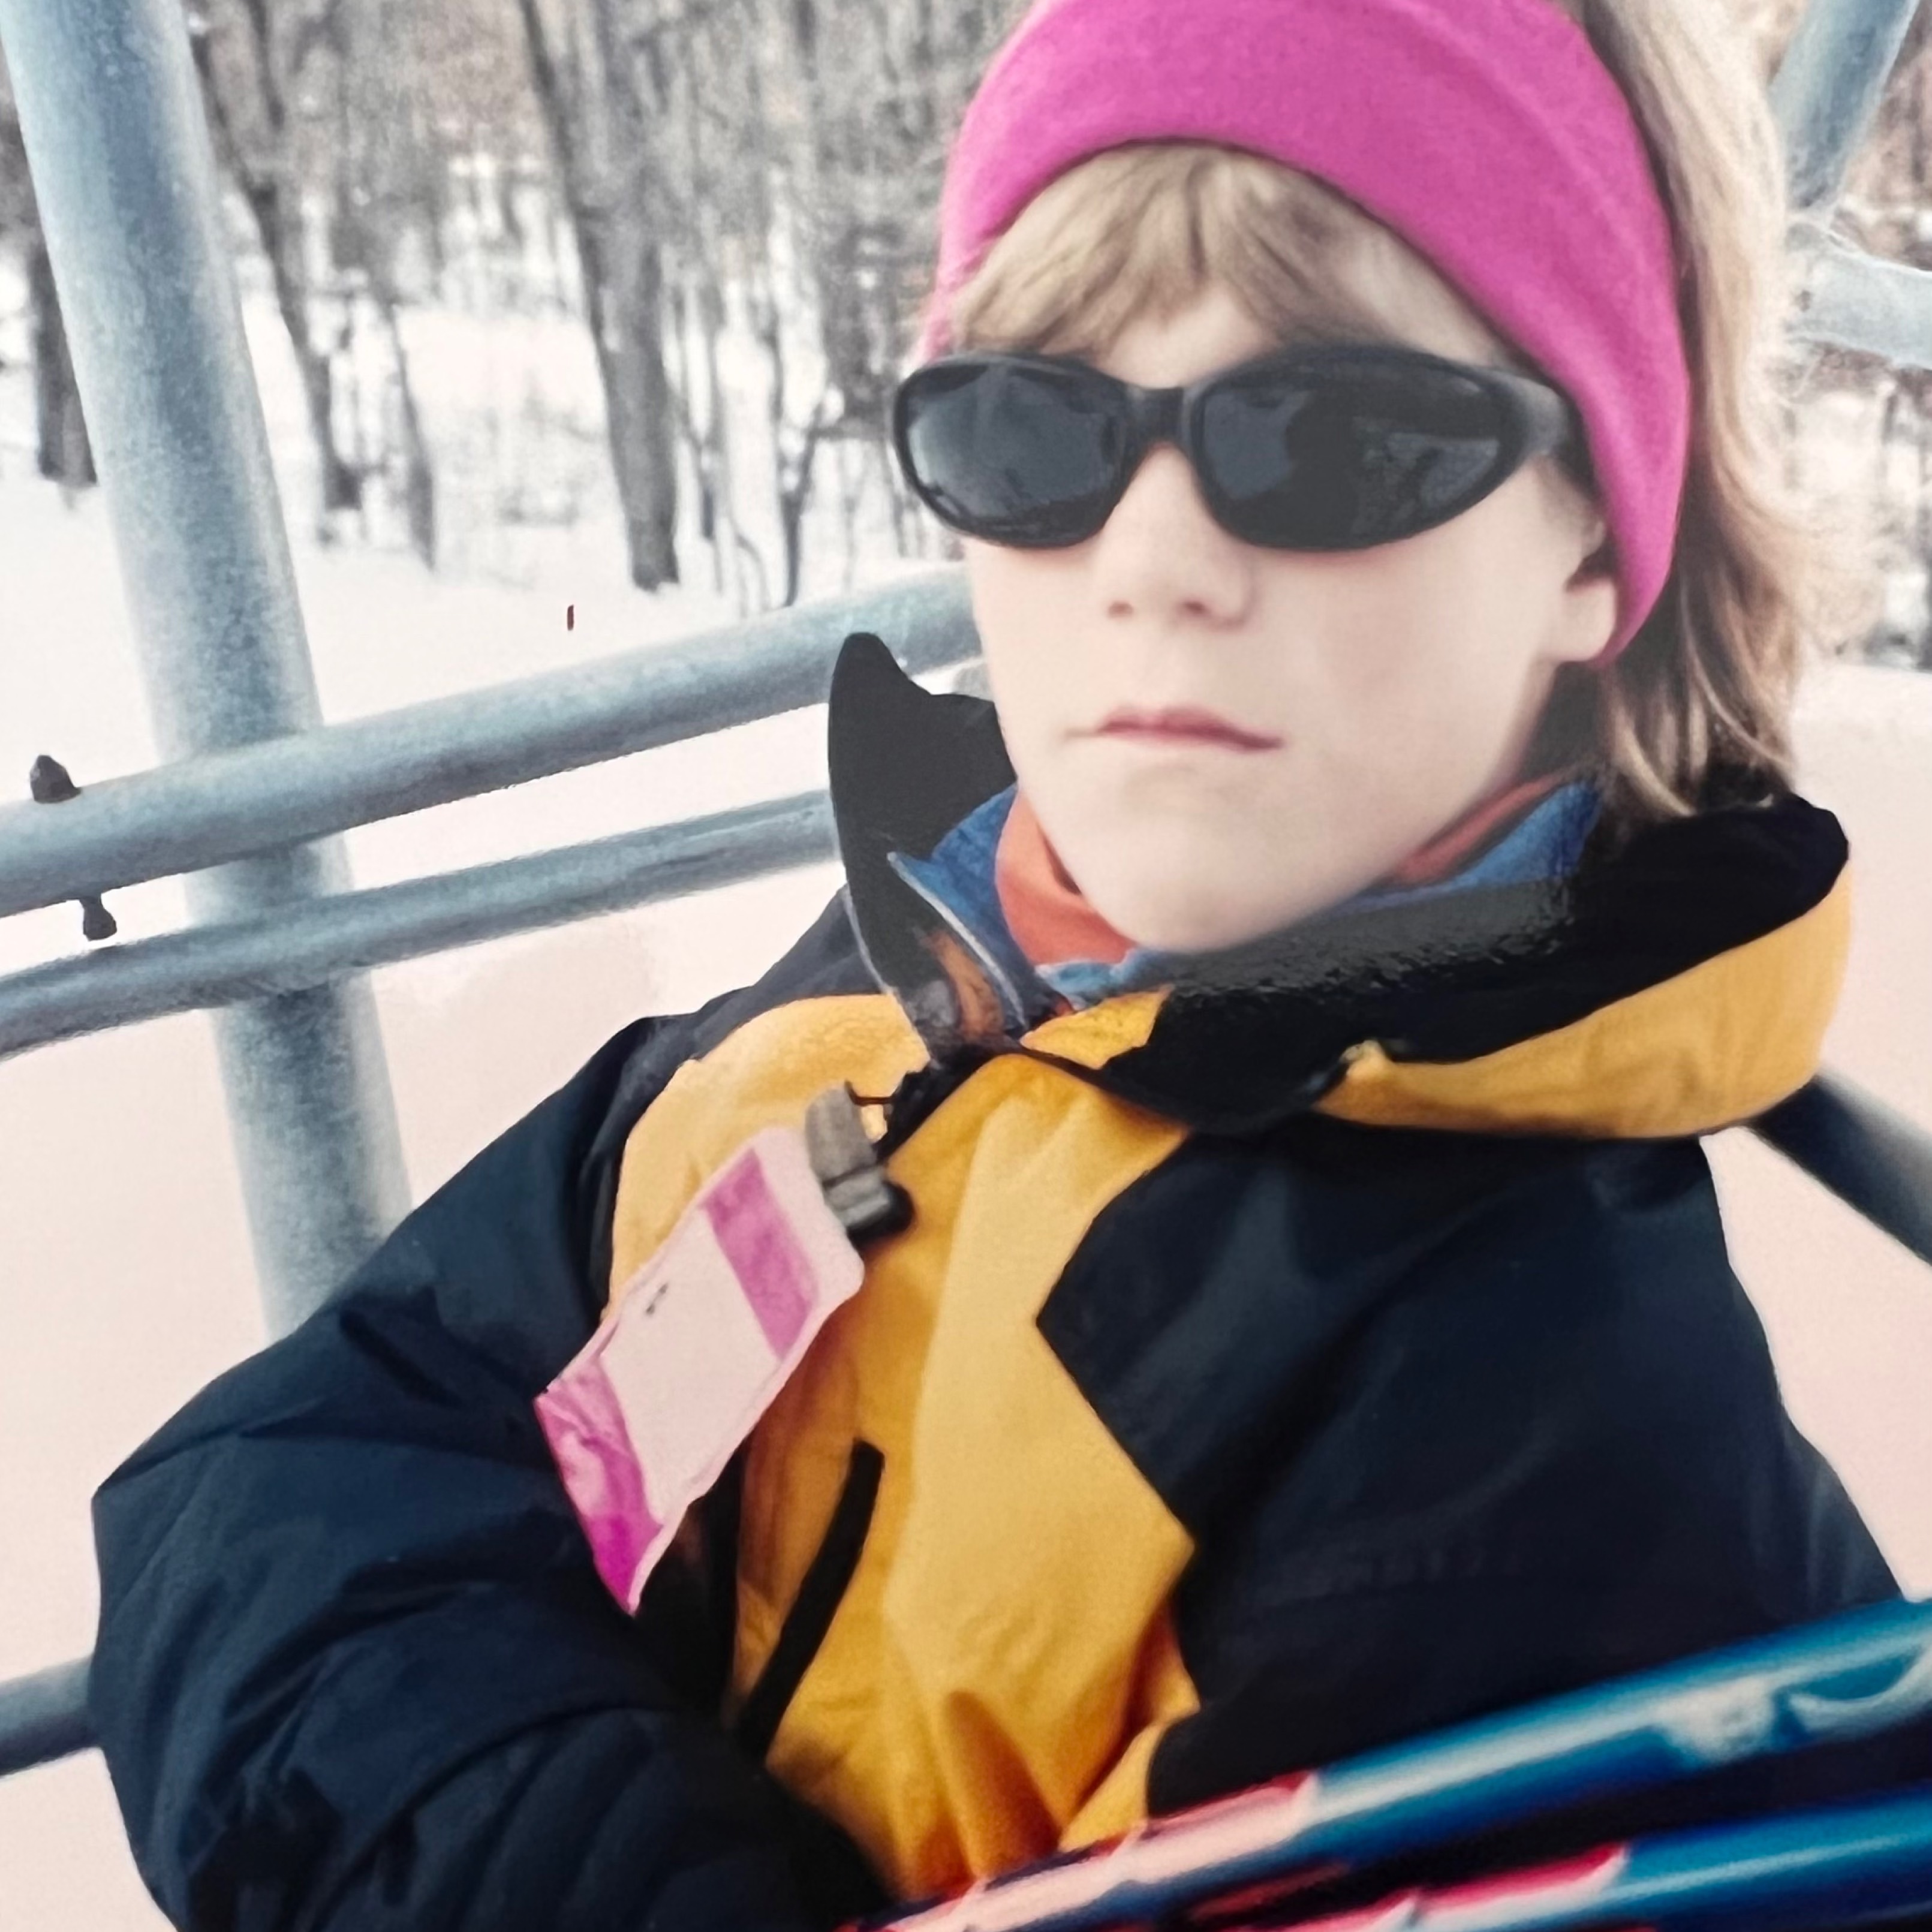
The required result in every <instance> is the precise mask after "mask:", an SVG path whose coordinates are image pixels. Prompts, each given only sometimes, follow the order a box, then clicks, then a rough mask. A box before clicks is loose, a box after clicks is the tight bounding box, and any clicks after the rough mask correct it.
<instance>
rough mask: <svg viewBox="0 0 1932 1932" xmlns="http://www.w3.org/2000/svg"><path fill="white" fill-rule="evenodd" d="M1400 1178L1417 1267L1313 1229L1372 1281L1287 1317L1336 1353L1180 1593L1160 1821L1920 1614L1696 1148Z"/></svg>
mask: <svg viewBox="0 0 1932 1932" xmlns="http://www.w3.org/2000/svg"><path fill="white" fill-rule="evenodd" d="M1314 1133H1315V1125H1314V1124H1310V1134H1311V1136H1313V1134H1314ZM1325 1139H1326V1140H1327V1141H1333V1142H1337V1143H1339V1144H1340V1146H1341V1147H1342V1148H1343V1151H1344V1153H1345V1154H1346V1151H1348V1150H1349V1148H1352V1147H1353V1146H1354V1145H1355V1144H1356V1143H1357V1142H1358V1141H1359V1134H1358V1133H1351V1134H1349V1135H1343V1134H1338V1133H1335V1132H1334V1130H1325ZM1405 1155H1407V1156H1409V1157H1413V1159H1414V1160H1415V1167H1414V1170H1413V1186H1412V1189H1411V1190H1409V1191H1411V1192H1412V1193H1414V1194H1415V1196H1416V1197H1417V1204H1418V1205H1416V1206H1415V1208H1414V1210H1413V1212H1414V1214H1415V1218H1416V1225H1418V1226H1424V1227H1428V1228H1433V1229H1436V1230H1439V1232H1436V1233H1433V1234H1431V1235H1430V1236H1429V1238H1427V1240H1426V1241H1424V1242H1422V1243H1421V1244H1420V1245H1419V1246H1418V1247H1417V1248H1416V1249H1415V1252H1414V1253H1413V1254H1410V1253H1409V1252H1408V1251H1407V1250H1406V1249H1405V1247H1404V1245H1403V1241H1402V1239H1401V1229H1400V1226H1399V1225H1398V1226H1397V1233H1396V1234H1395V1235H1393V1236H1391V1238H1390V1241H1389V1245H1388V1247H1386V1249H1385V1254H1384V1261H1385V1262H1386V1264H1387V1265H1383V1264H1382V1262H1372V1263H1370V1264H1367V1265H1365V1264H1364V1262H1362V1260H1361V1256H1362V1254H1363V1253H1364V1252H1366V1251H1367V1249H1368V1247H1370V1244H1369V1243H1368V1242H1367V1241H1365V1240H1364V1239H1363V1238H1361V1235H1362V1231H1361V1228H1360V1227H1359V1226H1357V1225H1356V1224H1355V1223H1353V1222H1350V1223H1348V1225H1347V1226H1346V1228H1344V1229H1343V1230H1342V1232H1343V1235H1344V1237H1345V1238H1343V1239H1341V1240H1340V1241H1337V1240H1336V1238H1335V1237H1336V1234H1337V1226H1334V1225H1330V1223H1328V1222H1327V1221H1325V1220H1324V1218H1323V1216H1324V1215H1325V1214H1326V1215H1328V1216H1329V1217H1333V1218H1334V1221H1335V1222H1336V1223H1337V1224H1339V1223H1340V1220H1341V1218H1342V1217H1343V1214H1345V1213H1351V1214H1352V1213H1353V1212H1354V1211H1355V1209H1354V1208H1349V1209H1346V1210H1344V1209H1342V1208H1337V1207H1335V1206H1334V1202H1335V1201H1337V1200H1338V1199H1340V1198H1341V1190H1340V1189H1339V1188H1337V1190H1334V1192H1333V1193H1331V1196H1330V1197H1329V1205H1328V1207H1327V1208H1325V1209H1322V1210H1320V1211H1317V1210H1316V1209H1315V1208H1312V1207H1310V1206H1309V1205H1308V1204H1307V1201H1306V1200H1304V1202H1303V1214H1302V1217H1301V1220H1300V1222H1299V1223H1298V1227H1297V1237H1298V1241H1300V1243H1301V1254H1302V1255H1303V1256H1304V1258H1307V1257H1308V1256H1312V1255H1314V1254H1316V1253H1318V1252H1319V1250H1322V1249H1323V1248H1324V1247H1325V1246H1327V1245H1331V1244H1332V1245H1333V1246H1334V1247H1335V1248H1336V1250H1337V1252H1339V1253H1342V1254H1343V1255H1344V1256H1347V1257H1349V1258H1351V1259H1348V1260H1346V1261H1345V1262H1343V1263H1341V1264H1338V1265H1337V1267H1336V1268H1334V1269H1332V1270H1331V1271H1329V1272H1328V1273H1327V1274H1325V1276H1324V1277H1322V1279H1321V1280H1320V1281H1319V1283H1316V1284H1313V1285H1310V1286H1304V1288H1303V1289H1302V1290H1301V1292H1298V1293H1297V1295H1295V1298H1294V1299H1295V1304H1298V1305H1297V1306H1296V1307H1292V1308H1291V1309H1289V1310H1285V1311H1284V1312H1283V1316H1282V1317H1281V1318H1280V1319H1281V1322H1282V1324H1283V1325H1287V1324H1288V1323H1290V1322H1299V1323H1301V1325H1303V1326H1304V1328H1306V1329H1307V1331H1309V1333H1310V1335H1312V1336H1313V1335H1319V1337H1320V1338H1321V1339H1320V1340H1319V1343H1311V1344H1310V1346H1308V1347H1307V1349H1304V1352H1303V1356H1302V1358H1301V1369H1302V1373H1301V1376H1300V1379H1298V1382H1296V1383H1295V1394H1294V1400H1292V1401H1290V1402H1287V1403H1283V1404H1281V1405H1280V1428H1279V1433H1278V1434H1277V1436H1276V1437H1275V1438H1274V1439H1273V1440H1272V1441H1271V1442H1269V1443H1268V1445H1267V1448H1266V1449H1265V1451H1263V1452H1260V1453H1257V1454H1256V1455H1255V1456H1254V1457H1253V1461H1252V1463H1251V1464H1250V1466H1247V1468H1245V1469H1243V1470H1241V1472H1239V1473H1238V1475H1236V1476H1234V1477H1232V1478H1230V1480H1229V1483H1228V1484H1227V1491H1228V1493H1227V1495H1226V1496H1225V1497H1223V1498H1221V1499H1219V1501H1220V1508H1219V1512H1218V1514H1217V1517H1214V1518H1213V1519H1212V1520H1209V1521H1208V1522H1206V1523H1204V1528H1203V1541H1202V1548H1201V1550H1200V1553H1199V1556H1198V1557H1197V1559H1196V1563H1195V1564H1194V1565H1193V1567H1192V1568H1191V1570H1190V1574H1188V1575H1187V1577H1185V1578H1184V1580H1183V1582H1182V1585H1181V1589H1180V1592H1179V1593H1178V1597H1177V1602H1176V1614H1177V1628H1178V1634H1179V1637H1180V1640H1181V1646H1182V1649H1183V1652H1184V1655H1185V1656H1186V1658H1187V1661H1188V1663H1189V1665H1190V1669H1191V1670H1192V1671H1193V1675H1194V1677H1195V1681H1196V1685H1197V1686H1198V1687H1199V1691H1200V1693H1201V1697H1202V1704H1201V1708H1200V1709H1199V1712H1196V1713H1195V1714H1194V1715H1192V1716H1190V1717H1189V1718H1187V1719H1184V1721H1181V1723H1180V1724H1177V1725H1175V1727H1173V1728H1172V1730H1170V1731H1169V1733H1167V1735H1166V1736H1165V1737H1164V1738H1163V1740H1162V1742H1161V1745H1160V1749H1159V1751H1157V1754H1156V1756H1155V1759H1154V1766H1153V1769H1152V1772H1151V1792H1152V1796H1153V1798H1154V1802H1155V1804H1156V1805H1157V1808H1161V1809H1166V1808H1172V1807H1173V1806H1176V1805H1183V1804H1187V1803H1193V1802H1199V1800H1200V1799H1204V1798H1207V1797H1211V1796H1215V1795H1217V1794H1218V1793H1220V1792H1222V1791H1223V1790H1230V1789H1234V1788H1237V1787H1240V1786H1241V1785H1244V1784H1250V1783H1253V1782H1255V1781H1258V1780H1259V1779H1262V1778H1268V1777H1274V1776H1278V1775H1281V1774H1283V1773H1284V1772H1289V1771H1291V1770H1295V1769H1302V1768H1304V1767H1306V1766H1315V1765H1320V1764H1324V1763H1331V1762H1333V1761H1334V1760H1337V1759H1339V1758H1341V1757H1346V1756H1349V1755H1351V1754H1355V1753H1357V1752H1359V1751H1365V1750H1371V1749H1375V1748H1379V1747H1381V1746H1383V1745H1390V1744H1393V1743H1395V1742H1399V1741H1400V1740H1403V1739H1409V1738H1413V1737H1415V1736H1419V1735H1420V1734H1421V1733H1424V1732H1427V1731H1430V1730H1435V1729H1437V1728H1439V1727H1442V1726H1445V1725H1448V1724H1457V1723H1460V1722H1462V1721H1465V1720H1467V1719H1470V1718H1477V1717H1481V1716H1484V1715H1490V1714H1492V1713H1494V1712H1499V1711H1502V1710H1505V1709H1509V1708H1511V1707H1512V1706H1518V1705H1521V1704H1525V1703H1530V1702H1532V1701H1535V1700H1539V1699H1541V1698H1544V1697H1551V1696H1555V1695H1557V1694H1560V1693H1562V1692H1565V1691H1571V1690H1574V1689H1577V1688H1580V1687H1581V1686H1583V1685H1588V1684H1592V1683H1595V1682H1600V1681H1601V1680H1603V1679H1608V1678H1612V1677H1616V1676H1623V1675H1625V1674H1627V1673H1632V1672H1635V1671H1639V1670H1647V1669H1650V1668H1652V1667H1655V1666H1658V1665H1659V1664H1664V1663H1665V1662H1667V1661H1670V1660H1673V1659H1675V1658H1682V1657H1685V1656H1688V1655H1692V1654H1694V1653H1696V1652H1702V1651H1706V1650H1709V1649H1716V1648H1718V1647H1720V1646H1724V1645H1727V1644H1730V1643H1737V1642H1740V1641H1742V1640H1745V1639H1747V1638H1750V1637H1757V1636H1760V1635H1763V1634H1767V1633H1769V1632H1770V1631H1775V1630H1778V1629H1781V1628H1785V1627H1787V1626H1790V1625H1796V1624H1800V1623H1804V1622H1810V1621H1812V1620H1814V1619H1818V1618H1822V1617H1826V1616H1830V1615H1832V1613H1835V1612H1837V1611H1840V1610H1848V1609H1850V1608H1852V1607H1855V1606H1857V1605H1859V1604H1869V1603H1873V1602H1879V1601H1886V1600H1888V1599H1891V1598H1894V1597H1896V1596H1897V1594H1898V1586H1897V1583H1896V1582H1895V1580H1894V1578H1893V1577H1892V1575H1891V1571H1889V1569H1888V1568H1887V1566H1886V1565H1885V1561H1884V1559H1883V1558H1882V1556H1881V1555H1880V1553H1879V1550H1878V1549H1877V1547H1876V1544H1874V1543H1873V1539H1872V1538H1871V1536H1870V1533H1869V1532H1868V1531H1867V1529H1866V1528H1865V1526H1864V1524H1863V1523H1862V1522H1861V1520H1859V1518H1858V1513H1857V1511H1855V1508H1853V1507H1852V1504H1851V1502H1849V1499H1848V1498H1847V1497H1846V1494H1845V1492H1844V1490H1843V1488H1842V1487H1841V1485H1840V1484H1839V1482H1838V1478H1837V1477H1836V1476H1835V1475H1834V1473H1833V1472H1832V1469H1830V1467H1829V1465H1828V1464H1827V1463H1826V1462H1825V1460H1824V1459H1823V1457H1820V1455H1819V1454H1818V1453H1817V1451H1816V1450H1815V1449H1814V1448H1813V1447H1812V1446H1811V1444H1810V1443H1808V1442H1806V1441H1805V1439H1804V1438H1803V1437H1802V1436H1801V1435H1800V1434H1799V1432H1798V1431H1797V1430H1796V1428H1795V1427H1793V1424H1792V1423H1791V1421H1790V1418H1789V1417H1788V1416H1787V1414H1786V1412H1785V1410H1784V1405H1783V1403H1782V1402H1781V1400H1780V1397H1779V1392H1778V1379H1777V1376H1776V1373H1775V1369H1774V1367H1773V1364H1772V1358H1771V1355H1770V1351H1769V1347H1768V1346H1767V1343H1766V1337H1765V1334H1764V1331H1763V1327H1762V1326H1761V1325H1760V1322H1759V1321H1758V1319H1757V1316H1756V1314H1755V1313H1754V1310H1752V1307H1751V1304H1750V1302H1749V1301H1748V1298H1747V1297H1746V1295H1745V1292H1744V1290H1743V1289H1742V1286H1740V1284H1739V1282H1738V1280H1737V1278H1736V1275H1735V1274H1733V1271H1732V1270H1731V1268H1730V1262H1729V1259H1728V1257H1727V1252H1726V1245H1725V1241H1724V1231H1723V1228H1722V1225H1721V1220H1720V1218H1719V1215H1718V1202H1717V1199H1716V1197H1715V1193H1714V1192H1713V1190H1712V1184H1711V1180H1710V1175H1709V1169H1708V1167H1707V1166H1706V1162H1705V1159H1704V1156H1703V1151H1702V1150H1701V1148H1700V1147H1699V1146H1698V1145H1697V1143H1696V1142H1690V1141H1684V1142H1629V1143H1621V1144H1619V1143H1604V1144H1600V1145H1575V1146H1571V1145H1565V1144H1564V1143H1562V1142H1547V1143H1530V1142H1525V1143H1523V1145H1522V1146H1521V1148H1517V1147H1516V1146H1515V1145H1514V1144H1512V1143H1509V1142H1503V1141H1500V1140H1499V1141H1498V1142H1494V1143H1492V1144H1487V1145H1486V1144H1484V1143H1483V1142H1478V1141H1476V1140H1474V1139H1471V1140H1469V1141H1468V1142H1466V1143H1464V1144H1459V1145H1449V1146H1445V1148H1442V1150H1440V1151H1436V1150H1432V1149H1430V1148H1429V1147H1428V1146H1427V1143H1425V1142H1421V1140H1419V1139H1418V1138H1416V1137H1415V1136H1397V1137H1396V1138H1395V1139H1393V1140H1391V1142H1389V1143H1388V1145H1386V1146H1385V1147H1383V1148H1382V1149H1381V1150H1380V1151H1379V1160H1380V1161H1381V1162H1382V1163H1383V1166H1382V1169H1379V1172H1384V1173H1385V1172H1386V1171H1387V1169H1386V1163H1388V1162H1391V1161H1392V1160H1396V1159H1397V1158H1400V1157H1404V1156H1405ZM1459 1182H1460V1183H1461V1184H1463V1186H1465V1187H1467V1189H1468V1193H1467V1196H1466V1198H1464V1199H1460V1200H1457V1201H1451V1200H1448V1199H1445V1201H1443V1202H1435V1201H1433V1200H1430V1199H1427V1198H1426V1196H1425V1192H1424V1190H1425V1189H1426V1188H1427V1187H1437V1188H1442V1189H1448V1188H1451V1187H1454V1186H1455V1185H1456V1184H1458V1183H1459ZM1361 1201H1362V1202H1364V1203H1368V1204H1371V1205H1373V1211H1376V1212H1377V1213H1379V1214H1381V1215H1382V1217H1384V1218H1385V1220H1389V1221H1390V1222H1391V1223H1397V1224H1400V1223H1401V1220H1402V1217H1403V1214H1404V1213H1405V1212H1406V1210H1405V1209H1404V1208H1403V1206H1402V1205H1400V1204H1399V1203H1398V1204H1397V1205H1389V1201H1390V1196H1389V1192H1388V1189H1387V1188H1386V1187H1382V1188H1381V1189H1379V1190H1378V1191H1376V1192H1375V1193H1369V1192H1367V1191H1364V1193H1363V1195H1362V1196H1361ZM1375 1204H1379V1205H1375ZM1365 1211H1366V1210H1365ZM1257 1352H1258V1351H1257Z"/></svg>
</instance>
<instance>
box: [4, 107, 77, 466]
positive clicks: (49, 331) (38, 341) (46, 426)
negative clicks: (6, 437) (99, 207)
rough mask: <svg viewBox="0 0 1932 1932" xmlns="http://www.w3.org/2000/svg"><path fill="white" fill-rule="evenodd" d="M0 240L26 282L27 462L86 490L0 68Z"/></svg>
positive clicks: (42, 253) (72, 400)
mask: <svg viewBox="0 0 1932 1932" xmlns="http://www.w3.org/2000/svg"><path fill="white" fill-rule="evenodd" d="M0 242H10V243H11V244H13V245H15V246H17V248H19V249H20V253H21V255H22V257H23V261H24V265H25V267H26V278H27V310H28V338H29V340H30V341H31V345H32V353H33V359H34V463H35V466H36V467H37V469H38V470H39V472H40V474H41V475H43V476H44V477H46V478H48V480H49V481H51V482H55V483H58V484H60V485H61V486H62V488H63V489H66V490H85V489H87V488H89V487H91V486H92V484H93V482H94V481H95V473H94V449H93V446H92V443H89V440H88V434H87V422H86V418H85V417H84V416H83V414H82V413H81V407H80V390H79V389H78V388H77V387H76V386H75V383H74V359H73V357H72V356H71V355H69V353H68V346H67V327H66V324H65V322H64V321H63V320H62V316H61V305H60V292H59V290H58V289H56V288H55V286H54V274H53V265H52V263H50V262H49V260H47V248H46V240H45V239H44V238H43V236H42V235H41V233H40V212H39V210H38V209H37V207H36V206H35V205H34V184H33V182H32V181H31V178H29V177H28V172H27V154H26V148H25V147H24V146H23V145H22V143H21V140H20V121H19V118H18V117H17V115H16V114H15V113H14V110H13V92H12V89H11V87H10V84H9V83H8V82H7V77H6V74H5V70H4V68H0Z"/></svg>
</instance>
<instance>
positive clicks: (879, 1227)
mask: <svg viewBox="0 0 1932 1932" xmlns="http://www.w3.org/2000/svg"><path fill="white" fill-rule="evenodd" d="M805 1151H806V1153H807V1154H808V1155H809V1156H810V1157H811V1171H812V1172H813V1173H814V1174H815V1175H817V1177H818V1184H819V1185H820V1187H822V1188H823V1189H824V1190H825V1199H826V1205H827V1206H828V1207H829V1208H831V1210H832V1213H833V1214H835V1215H836V1216H837V1217H838V1223H839V1226H841V1227H842V1228H843V1229H844V1230H845V1232H846V1233H847V1235H849V1236H850V1238H852V1240H853V1241H855V1242H856V1241H867V1240H870V1239H871V1238H874V1236H877V1235H896V1234H898V1232H900V1231H901V1229H904V1228H906V1227H907V1226H910V1223H911V1221H912V1196H910V1194H908V1193H907V1192H906V1191H905V1190H904V1188H903V1187H900V1185H899V1184H898V1182H897V1181H894V1180H893V1179H892V1178H891V1176H890V1175H888V1174H887V1173H886V1170H885V1169H884V1167H883V1165H882V1164H881V1163H880V1160H879V1157H878V1151H877V1149H876V1148H874V1146H873V1145H872V1143H871V1140H870V1139H868V1137H867V1136H866V1133H865V1122H864V1121H862V1119H861V1118H859V1103H858V1098H857V1097H856V1095H855V1094H853V1091H852V1089H851V1088H850V1086H847V1085H840V1086H837V1087H828V1088H826V1090H825V1091H824V1092H823V1093H822V1094H820V1095H819V1096H818V1097H817V1099H816V1100H814V1101H813V1102H812V1103H811V1106H808V1108H806V1109H805Z"/></svg>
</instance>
